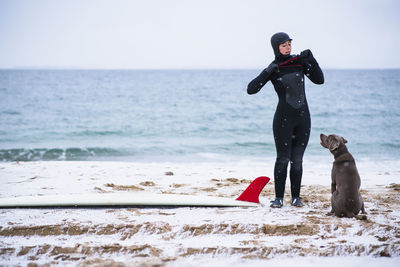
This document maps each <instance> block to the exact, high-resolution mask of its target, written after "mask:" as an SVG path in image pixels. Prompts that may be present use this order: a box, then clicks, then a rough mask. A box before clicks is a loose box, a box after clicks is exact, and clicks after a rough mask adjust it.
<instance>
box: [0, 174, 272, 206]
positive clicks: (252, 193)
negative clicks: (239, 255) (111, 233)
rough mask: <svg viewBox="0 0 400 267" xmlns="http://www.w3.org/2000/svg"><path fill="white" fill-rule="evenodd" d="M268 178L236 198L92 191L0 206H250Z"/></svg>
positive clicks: (258, 180)
mask: <svg viewBox="0 0 400 267" xmlns="http://www.w3.org/2000/svg"><path fill="white" fill-rule="evenodd" d="M269 180H270V179H269V178H268V177H265V176H261V177H258V178H256V179H255V180H254V181H253V182H252V183H251V184H250V185H249V186H248V187H247V188H246V190H245V191H244V192H243V193H242V194H241V195H240V196H239V197H238V198H237V199H230V198H223V197H210V196H199V195H175V194H148V193H147V194H146V193H94V194H69V195H44V196H22V197H13V198H0V208H18V207H21V208H29V207H108V206H180V207H254V206H259V204H260V201H259V195H260V193H261V191H262V189H263V188H264V186H265V185H266V184H267V183H268V182H269Z"/></svg>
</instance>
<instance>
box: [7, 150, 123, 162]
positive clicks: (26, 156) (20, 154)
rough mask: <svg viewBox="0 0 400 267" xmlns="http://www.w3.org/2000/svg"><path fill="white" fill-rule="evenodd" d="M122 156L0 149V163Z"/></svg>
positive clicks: (115, 153)
mask: <svg viewBox="0 0 400 267" xmlns="http://www.w3.org/2000/svg"><path fill="white" fill-rule="evenodd" d="M118 156H124V153H123V152H122V151H120V150H117V149H112V148H102V147H92V148H33V149H26V148H16V149H0V161H3V162H9V161H40V160H90V159H93V158H96V159H98V158H102V157H104V158H109V157H118Z"/></svg>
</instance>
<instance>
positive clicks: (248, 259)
mask: <svg viewBox="0 0 400 267" xmlns="http://www.w3.org/2000/svg"><path fill="white" fill-rule="evenodd" d="M316 162H318V163H316ZM272 165H273V164H265V163H263V162H250V161H237V162H212V163H210V162H197V163H168V162H167V163H139V162H19V163H18V162H13V163H0V183H1V189H0V197H12V196H24V195H42V194H46V195H47V194H79V193H98V194H106V193H108V192H122V191H123V192H131V193H134V192H138V191H141V192H152V193H162V194H196V195H204V196H207V195H210V196H222V197H230V198H236V197H237V196H238V195H239V194H240V193H241V192H242V191H243V190H244V189H245V188H246V187H247V185H248V184H249V183H250V182H251V180H252V179H254V178H255V177H258V176H261V175H267V176H271V175H269V174H272V173H273V171H272ZM357 166H358V169H359V172H360V175H361V179H362V185H361V193H362V195H363V197H364V201H365V206H366V210H367V212H368V214H367V220H361V221H360V220H356V219H348V218H337V217H333V216H328V215H327V213H328V212H329V210H330V187H329V184H330V169H331V159H327V158H323V159H321V160H319V161H316V160H315V159H313V160H308V161H306V162H305V166H304V175H303V177H304V178H303V186H302V197H303V202H304V203H305V206H304V207H302V208H295V207H292V206H290V204H289V196H290V191H289V188H290V186H289V184H290V183H289V181H287V186H286V188H287V190H286V196H285V206H284V207H283V208H282V209H272V208H270V207H269V201H270V200H271V199H273V197H274V190H273V188H274V185H273V181H271V182H270V183H269V184H267V186H266V187H265V189H264V190H263V192H262V195H261V202H262V203H263V204H264V206H260V207H256V208H193V207H186V208H173V209H172V208H164V209H163V208H92V209H88V208H77V209H73V208H62V209H50V208H48V209H0V265H5V266H7V265H10V266H15V265H26V264H29V263H31V264H38V265H45V264H50V265H71V264H72V265H82V266H87V265H89V266H92V265H96V266H124V265H127V266H131V265H140V264H144V265H152V264H160V265H167V266H243V265H249V266H265V265H266V264H271V266H272V265H276V264H278V263H279V264H280V266H293V264H296V265H299V264H300V265H301V266H312V265H313V266H314V265H316V264H317V265H322V264H323V265H324V266H337V265H338V264H340V265H341V266H355V265H360V264H362V265H364V266H378V265H385V266H400V210H399V208H400V196H399V192H400V182H399V181H400V180H399V177H400V162H398V161H391V162H384V161H381V162H373V161H359V162H357ZM343 256H346V257H343Z"/></svg>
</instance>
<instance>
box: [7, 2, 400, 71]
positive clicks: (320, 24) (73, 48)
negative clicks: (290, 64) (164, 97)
mask: <svg viewBox="0 0 400 267" xmlns="http://www.w3.org/2000/svg"><path fill="white" fill-rule="evenodd" d="M399 12H400V1H396V0H355V1H352V0H335V1H322V0H293V1H292V0H285V1H279V0H274V1H268V0H264V1H261V0H198V1H197V0H193V1H191V0H164V1H163V0H141V1H140V0H131V1H122V0H109V1H106V0H61V1H56V0H25V1H22V0H0V68H14V67H67V68H96V69H99V68H107V69H110V68H118V69H126V68H134V69H137V68H140V69H142V68H146V69H148V68H156V69H160V68H228V69H230V68H241V69H245V68H262V67H265V66H266V65H268V64H269V62H270V61H272V60H273V52H272V48H271V45H270V37H271V35H272V34H273V33H275V32H279V31H284V32H287V33H288V34H289V35H290V37H291V38H293V50H292V52H293V53H300V52H301V51H302V50H304V49H311V50H312V51H313V53H314V56H315V57H316V58H317V60H318V61H319V63H320V65H321V66H322V67H324V68H400V56H399V55H400V52H399V51H397V50H398V48H399V47H400V16H399Z"/></svg>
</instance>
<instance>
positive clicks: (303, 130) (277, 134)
mask: <svg viewBox="0 0 400 267" xmlns="http://www.w3.org/2000/svg"><path fill="white" fill-rule="evenodd" d="M274 50H275V49H274ZM278 53H279V52H278ZM304 74H305V75H306V76H307V77H308V78H309V79H310V80H311V81H312V82H314V83H316V84H323V83H324V75H323V73H322V70H321V68H320V67H319V65H318V63H317V61H316V60H315V59H314V57H313V56H312V53H311V51H310V50H306V51H303V52H302V53H301V54H300V55H290V56H282V55H281V54H280V53H279V55H278V56H276V59H275V60H274V61H273V62H272V63H271V64H270V65H269V66H268V68H266V69H265V70H263V71H262V72H261V74H260V75H259V76H258V77H256V78H255V79H254V80H253V81H251V82H250V83H249V85H248V88H247V93H248V94H255V93H257V92H258V91H260V89H261V88H262V87H263V86H264V85H265V84H266V83H267V82H268V81H271V82H272V84H273V85H274V88H275V91H276V93H277V94H278V97H279V103H278V106H277V108H276V112H275V116H274V121H273V132H274V138H275V146H276V152H277V158H276V162H275V168H274V178H275V194H276V197H277V198H283V195H284V192H285V182H286V177H287V166H288V163H289V161H290V184H291V194H292V198H295V197H299V196H300V186H301V178H302V173H303V167H302V165H303V164H302V161H303V154H304V151H305V149H306V147H307V143H308V140H309V137H310V129H311V120H310V112H309V110H308V104H307V99H306V95H305V91H304Z"/></svg>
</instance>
